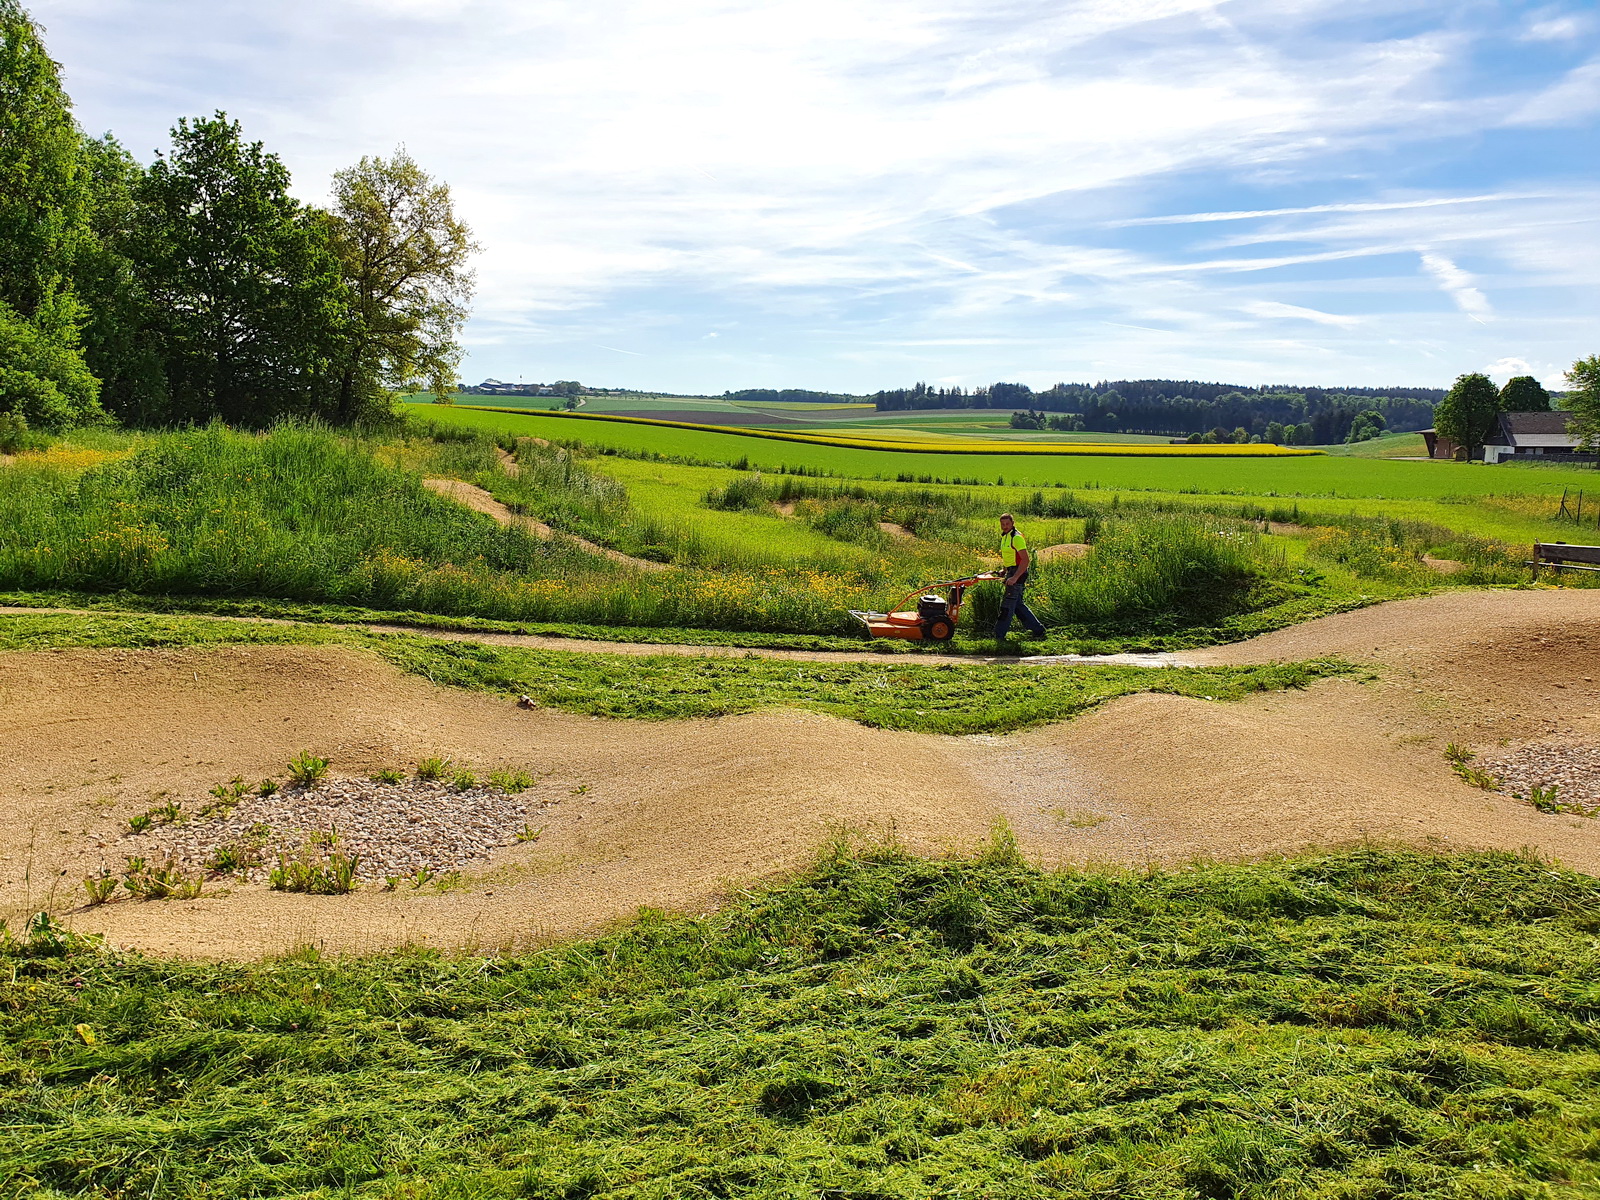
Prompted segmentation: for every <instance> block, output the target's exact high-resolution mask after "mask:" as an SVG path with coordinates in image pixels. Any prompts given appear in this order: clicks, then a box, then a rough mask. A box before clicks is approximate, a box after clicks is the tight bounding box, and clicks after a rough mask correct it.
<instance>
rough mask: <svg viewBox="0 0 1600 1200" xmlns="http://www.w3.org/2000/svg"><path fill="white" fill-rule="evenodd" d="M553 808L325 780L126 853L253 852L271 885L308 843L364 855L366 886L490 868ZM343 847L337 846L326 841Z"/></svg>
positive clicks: (202, 859)
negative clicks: (497, 854)
mask: <svg viewBox="0 0 1600 1200" xmlns="http://www.w3.org/2000/svg"><path fill="white" fill-rule="evenodd" d="M546 807H547V804H546V803H541V802H540V801H539V800H537V799H535V798H533V797H532V796H531V795H529V794H524V795H520V796H513V795H511V794H509V793H507V792H503V791H499V790H498V789H495V788H489V787H474V788H469V789H468V790H466V791H457V790H456V789H455V788H454V787H453V786H452V785H450V784H448V783H444V782H426V783H425V782H423V781H421V780H415V779H413V780H407V781H405V782H403V783H397V784H383V783H374V782H372V781H371V780H368V779H358V778H338V779H329V780H325V781H323V782H322V783H320V784H317V785H316V786H314V787H310V788H300V787H286V788H284V789H282V790H281V791H278V792H275V793H273V794H272V795H271V796H246V797H244V798H243V799H242V800H240V801H239V803H238V805H237V807H235V808H234V809H233V811H232V812H231V813H229V814H228V815H226V816H222V815H220V814H219V815H217V816H213V817H207V818H202V819H199V820H190V821H182V822H179V823H176V824H171V825H156V826H152V827H151V828H150V829H148V830H146V831H145V832H144V833H137V834H128V835H127V836H125V837H124V838H122V840H121V842H120V843H119V844H118V847H117V849H118V851H119V852H120V853H122V854H124V855H138V856H141V857H143V858H146V859H148V860H150V861H152V862H155V861H159V860H162V859H165V858H167V857H168V856H170V857H171V858H172V859H173V860H174V861H176V862H177V863H180V864H182V865H183V866H185V867H188V868H190V869H193V870H200V869H206V868H208V867H209V865H210V864H211V862H212V858H213V855H214V854H215V852H216V850H217V849H218V848H219V847H225V846H235V847H240V848H241V849H245V850H254V851H255V853H254V854H251V855H250V856H249V857H251V858H255V859H257V860H258V861H257V862H256V863H254V865H251V866H250V867H249V868H248V870H246V871H245V872H244V873H245V875H246V877H247V878H250V879H253V880H260V879H265V878H266V875H267V872H268V871H269V870H270V869H271V867H272V866H274V865H275V864H276V862H277V856H278V855H279V854H280V853H282V854H290V855H292V854H296V853H298V852H299V851H300V850H301V849H302V848H303V847H305V846H307V845H308V844H312V843H315V845H316V846H317V847H318V849H316V850H315V851H314V853H317V854H320V853H326V851H327V850H328V849H337V850H339V851H342V852H343V853H345V854H352V855H358V856H359V862H358V864H357V867H356V875H357V876H358V877H359V878H362V879H368V880H374V879H382V878H384V877H385V876H400V877H404V876H412V875H415V874H416V873H417V872H418V871H420V870H427V871H432V872H434V873H440V872H446V871H454V870H459V869H461V868H463V867H472V866H482V865H483V864H484V863H485V862H486V861H487V860H488V858H489V855H490V854H492V853H493V852H494V850H495V849H496V848H498V847H500V846H508V845H511V844H512V843H514V842H515V841H516V840H517V836H518V834H519V833H522V832H523V831H524V830H526V829H528V826H529V822H530V821H533V823H534V825H535V826H537V824H538V822H537V820H536V819H535V818H537V816H538V813H539V812H540V811H541V810H543V809H544V808H546ZM327 835H332V836H333V837H334V838H335V839H336V841H335V843H334V844H333V845H332V846H331V847H330V846H329V845H328V836H327Z"/></svg>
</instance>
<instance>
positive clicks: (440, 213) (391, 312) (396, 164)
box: [328, 149, 477, 421]
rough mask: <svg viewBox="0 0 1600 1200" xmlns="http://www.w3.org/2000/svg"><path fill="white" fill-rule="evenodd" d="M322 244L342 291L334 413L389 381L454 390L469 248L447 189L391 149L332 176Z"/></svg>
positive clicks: (375, 398)
mask: <svg viewBox="0 0 1600 1200" xmlns="http://www.w3.org/2000/svg"><path fill="white" fill-rule="evenodd" d="M333 197H334V205H333V211H332V213H331V214H330V216H329V218H328V228H329V234H330V239H329V240H330V244H331V245H332V247H333V250H334V252H335V254H336V255H337V256H338V259H339V265H340V269H341V270H342V272H343V275H344V280H345V284H346V286H347V287H348V289H349V293H350V319H349V321H348V322H347V324H346V325H345V329H344V336H343V338H342V341H341V350H340V358H339V385H338V405H337V415H338V419H340V420H341V421H351V420H354V419H355V418H356V417H358V416H359V415H360V414H361V413H362V412H363V411H364V410H365V409H367V408H368V407H370V406H371V405H372V404H374V403H375V402H379V401H382V400H384V399H386V393H387V391H388V390H389V389H405V388H415V387H417V386H426V387H428V388H429V389H431V390H432V391H433V393H434V394H435V395H436V396H441V397H442V396H448V395H449V394H450V393H452V392H454V391H455V387H456V366H457V364H458V363H459V362H460V358H461V351H460V346H459V344H458V342H457V338H458V336H459V334H460V330H461V325H462V323H463V322H464V321H465V320H466V317H467V302H468V300H469V299H470V298H471V295H472V283H473V275H472V271H471V270H470V268H469V267H468V265H467V264H468V259H469V258H470V257H471V255H472V253H473V252H474V251H475V250H476V249H477V247H476V246H475V245H474V244H473V241H472V234H471V231H470V230H469V229H468V228H467V226H466V225H465V224H464V223H463V222H462V221H461V220H460V219H459V218H458V217H457V216H456V215H455V210H454V207H453V205H452V203H451V199H450V189H449V187H448V186H447V185H446V184H443V183H439V182H437V181H435V180H433V179H432V178H430V177H429V176H428V174H427V173H426V172H425V171H423V169H422V168H421V167H420V166H418V165H417V163H416V161H415V160H414V159H412V157H411V156H410V155H409V154H407V153H406V152H405V150H404V149H400V150H397V151H396V152H395V153H394V155H393V157H391V158H388V159H384V158H376V157H374V158H363V159H362V160H361V161H360V162H359V163H357V164H356V165H355V166H353V167H350V168H349V169H347V170H344V171H340V172H339V173H338V174H337V175H335V176H334V177H333Z"/></svg>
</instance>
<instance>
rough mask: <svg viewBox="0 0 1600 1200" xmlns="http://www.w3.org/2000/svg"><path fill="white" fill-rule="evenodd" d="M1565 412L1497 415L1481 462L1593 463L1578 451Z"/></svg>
mask: <svg viewBox="0 0 1600 1200" xmlns="http://www.w3.org/2000/svg"><path fill="white" fill-rule="evenodd" d="M1571 421H1572V414H1571V413H1567V412H1559V411H1557V412H1519V413H1501V414H1500V421H1499V428H1498V429H1497V430H1496V431H1495V432H1494V433H1492V434H1491V435H1490V436H1489V441H1488V443H1487V444H1486V445H1485V446H1484V448H1483V461H1484V462H1487V463H1498V462H1505V461H1506V460H1507V459H1522V460H1527V459H1538V460H1539V461H1542V462H1594V461H1595V459H1596V457H1597V456H1596V455H1595V454H1594V453H1592V452H1590V453H1582V452H1580V451H1579V450H1578V435H1577V434H1576V433H1573V432H1572V429H1571Z"/></svg>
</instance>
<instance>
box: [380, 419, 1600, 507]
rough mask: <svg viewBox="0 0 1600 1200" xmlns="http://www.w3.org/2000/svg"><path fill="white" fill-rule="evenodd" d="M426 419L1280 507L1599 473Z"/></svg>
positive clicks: (809, 464) (1553, 481) (775, 462)
mask: <svg viewBox="0 0 1600 1200" xmlns="http://www.w3.org/2000/svg"><path fill="white" fill-rule="evenodd" d="M408 411H409V412H411V413H414V414H417V415H419V416H421V417H424V418H426V419H430V420H435V421H438V422H440V423H443V424H448V425H454V426H457V427H467V428H475V429H482V430H486V431H492V432H496V433H503V434H506V435H510V436H534V437H543V438H553V439H575V440H579V441H583V442H586V443H589V444H591V445H594V446H599V447H611V448H614V449H619V450H623V451H628V452H645V453H656V454H661V455H666V456H669V457H670V456H680V457H682V458H685V459H689V460H694V461H697V462H702V463H719V462H720V463H724V464H727V463H733V462H737V461H740V460H741V459H742V460H747V461H748V462H749V464H750V465H751V466H752V467H754V468H757V469H760V470H765V471H772V470H777V469H779V468H782V467H788V468H790V469H804V470H809V471H817V472H823V473H828V474H835V475H842V476H846V477H850V478H860V479H882V478H889V479H894V478H896V477H897V476H899V475H910V476H911V477H913V478H919V477H921V476H924V475H925V476H928V477H929V478H930V479H933V480H940V481H956V482H959V481H962V480H965V479H972V480H974V481H976V482H981V483H993V482H994V481H995V480H996V479H1002V478H1003V479H1004V480H1005V481H1006V482H1007V483H1012V484H1018V485H1022V486H1027V487H1039V486H1054V485H1057V484H1059V485H1061V486H1065V487H1071V488H1085V487H1102V488H1119V489H1144V490H1155V491H1167V492H1184V491H1189V492H1205V493H1210V494H1214V495H1254V496H1272V497H1287V498H1296V497H1299V498H1307V497H1318V498H1320V497H1343V498H1346V499H1349V498H1365V499H1380V498H1381V499H1392V500H1408V499H1409V500H1441V499H1445V498H1448V497H1479V496H1484V495H1502V496H1521V495H1530V496H1531V495H1552V494H1554V495H1557V496H1559V495H1560V493H1561V489H1562V488H1563V487H1570V488H1574V489H1576V488H1579V487H1585V488H1588V487H1600V475H1597V474H1596V473H1595V472H1594V471H1592V470H1584V469H1579V468H1544V469H1539V470H1529V469H1523V468H1520V467H1517V466H1494V467H1490V466H1484V465H1483V464H1481V463H1478V464H1473V463H1459V464H1458V463H1444V462H1394V461H1386V460H1382V459H1366V458H1354V457H1339V456H1327V455H1318V456H1308V457H1304V458H1288V459H1281V458H1269V459H1172V458H1118V457H1108V458H1094V459H1085V458H1077V457H1072V458H1065V459H1063V458H1032V457H1008V456H1002V455H981V454H975V455H963V456H961V457H960V458H958V459H952V458H951V457H949V456H947V455H937V454H917V453H913V452H899V451H880V450H856V449H851V448H849V447H832V446H808V445H801V444H796V443H784V442H763V441H760V440H759V439H755V438H747V437H739V436H736V435H731V434H721V433H707V432H703V431H700V430H691V429H670V428H662V427H659V426H647V425H631V424H625V423H612V422H596V421H571V420H566V419H564V418H562V417H559V416H553V415H549V414H544V415H529V416H521V415H517V414H508V413H493V412H482V411H475V410H471V409H464V408H442V407H438V406H427V405H416V406H413V407H411V408H410V409H408Z"/></svg>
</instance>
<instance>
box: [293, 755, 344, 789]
mask: <svg viewBox="0 0 1600 1200" xmlns="http://www.w3.org/2000/svg"><path fill="white" fill-rule="evenodd" d="M332 765H333V764H332V763H330V762H329V761H328V760H327V759H325V758H319V757H318V756H317V755H315V754H313V753H311V751H309V750H302V751H300V753H299V754H297V755H295V756H294V758H293V760H292V761H290V763H289V779H290V781H291V782H292V783H294V784H296V785H297V786H299V787H312V786H314V785H316V784H318V783H321V782H322V780H323V777H324V776H326V775H327V773H328V768H329V767H330V766H332Z"/></svg>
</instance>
